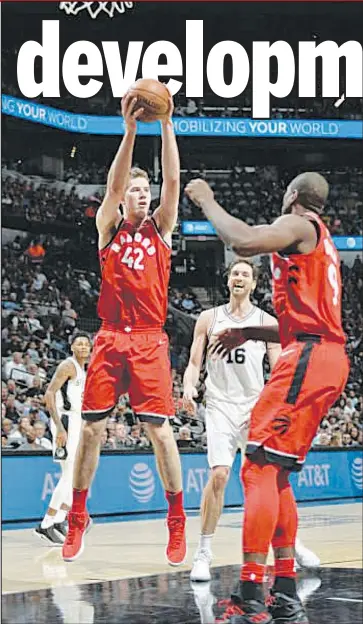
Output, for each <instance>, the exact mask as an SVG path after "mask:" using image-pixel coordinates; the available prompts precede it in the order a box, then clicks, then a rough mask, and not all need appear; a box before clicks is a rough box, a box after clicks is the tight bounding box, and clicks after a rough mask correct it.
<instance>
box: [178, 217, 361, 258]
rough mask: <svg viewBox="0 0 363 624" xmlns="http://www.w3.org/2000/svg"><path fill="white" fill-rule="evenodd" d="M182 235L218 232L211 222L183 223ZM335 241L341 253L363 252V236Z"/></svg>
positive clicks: (208, 234)
mask: <svg viewBox="0 0 363 624" xmlns="http://www.w3.org/2000/svg"><path fill="white" fill-rule="evenodd" d="M181 233H182V234H183V236H217V232H216V230H215V228H214V227H213V225H212V224H211V223H210V222H209V221H182V222H181ZM333 241H334V243H335V246H336V248H337V249H338V250H339V251H362V249H363V237H362V236H333Z"/></svg>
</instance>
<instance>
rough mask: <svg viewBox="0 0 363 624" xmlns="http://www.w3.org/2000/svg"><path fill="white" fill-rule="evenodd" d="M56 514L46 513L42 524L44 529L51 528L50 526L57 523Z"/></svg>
mask: <svg viewBox="0 0 363 624" xmlns="http://www.w3.org/2000/svg"><path fill="white" fill-rule="evenodd" d="M55 518H56V516H50V515H49V514H45V516H44V518H43V520H42V524H41V525H40V526H41V527H42V529H49V527H51V526H53V524H54V523H55Z"/></svg>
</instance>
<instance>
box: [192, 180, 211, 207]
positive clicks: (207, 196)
mask: <svg viewBox="0 0 363 624" xmlns="http://www.w3.org/2000/svg"><path fill="white" fill-rule="evenodd" d="M185 194H186V195H187V196H188V197H189V199H190V200H191V201H192V202H193V204H196V206H199V207H200V208H203V204H207V203H209V202H211V201H213V199H214V193H213V191H212V189H211V187H210V186H209V184H208V182H206V181H205V180H202V179H201V178H197V179H196V180H191V181H190V182H189V183H188V184H187V186H186V187H185Z"/></svg>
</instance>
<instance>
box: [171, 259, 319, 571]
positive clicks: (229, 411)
mask: <svg viewBox="0 0 363 624" xmlns="http://www.w3.org/2000/svg"><path fill="white" fill-rule="evenodd" d="M257 278H258V269H257V267H256V266H255V265H254V264H253V263H252V262H251V260H250V259H248V258H236V259H235V260H234V261H233V262H232V263H231V264H230V266H229V269H228V289H229V292H230V297H229V302H228V303H227V304H226V305H222V306H218V307H216V308H212V309H210V310H205V311H203V312H202V313H201V315H200V316H199V318H198V320H197V322H196V325H195V329H194V339H193V343H192V346H191V350H190V359H189V363H188V366H187V368H186V370H185V374H184V396H183V399H184V407H185V409H186V410H187V411H188V412H189V413H194V412H195V402H194V398H195V397H196V396H197V394H198V393H197V389H196V386H197V384H198V381H199V376H200V371H201V368H202V365H203V360H204V355H205V352H206V348H207V347H210V352H209V353H208V352H207V357H206V372H207V377H206V380H205V385H206V395H205V396H206V415H205V421H206V429H207V449H208V463H209V467H210V469H211V472H210V477H209V480H208V483H207V485H206V487H205V489H204V492H203V497H202V505H201V525H202V526H201V536H200V541H199V546H198V549H197V552H196V553H195V557H194V562H193V568H192V571H191V575H190V578H191V580H192V581H210V579H211V573H210V564H211V561H212V547H211V545H212V539H213V536H214V533H215V530H216V527H217V524H218V520H219V518H220V515H221V513H222V509H223V501H224V491H225V488H226V485H227V483H228V479H229V476H230V471H231V468H232V465H233V462H234V459H235V455H236V451H237V449H238V447H239V448H240V449H241V452H242V460H241V465H242V464H243V459H244V451H245V448H246V442H247V435H248V427H249V421H250V416H251V411H252V408H253V407H254V405H255V403H256V401H257V399H258V397H259V395H260V393H261V392H262V390H263V387H264V372H263V360H264V357H265V354H266V353H267V357H268V361H269V365H270V370H272V369H273V368H274V366H275V364H276V362H277V360H278V357H279V355H280V352H281V346H280V344H278V343H276V342H267V343H266V342H263V341H261V340H247V341H246V342H245V344H244V345H243V347H237V348H236V349H233V350H230V351H229V352H228V353H227V354H226V355H225V357H224V358H221V357H220V356H219V352H218V350H217V351H216V353H215V352H214V350H213V349H215V348H216V345H215V342H214V340H216V339H217V340H218V334H219V332H221V331H223V330H226V329H227V328H228V329H229V330H233V329H235V330H236V331H237V332H238V331H239V330H241V329H243V330H244V331H245V332H248V331H249V330H248V328H249V327H252V328H253V326H256V327H262V328H265V327H268V328H269V329H271V328H273V329H272V331H274V329H276V328H277V327H278V324H277V320H276V319H275V318H274V317H273V316H271V315H270V314H267V313H266V312H264V311H263V310H261V309H260V308H258V307H256V306H255V305H253V303H252V302H251V295H252V293H253V291H254V290H255V288H256V284H257ZM216 355H218V357H215V356H216ZM295 550H296V553H295V555H296V559H297V561H298V563H299V564H300V565H302V566H306V567H317V566H319V564H320V562H319V559H318V557H316V555H314V553H312V552H311V551H309V550H308V549H307V548H305V547H304V546H303V544H302V543H301V542H300V541H299V540H297V542H296V544H295Z"/></svg>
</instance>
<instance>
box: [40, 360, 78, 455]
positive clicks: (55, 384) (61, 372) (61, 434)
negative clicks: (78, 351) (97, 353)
mask: <svg viewBox="0 0 363 624" xmlns="http://www.w3.org/2000/svg"><path fill="white" fill-rule="evenodd" d="M75 372H76V371H75V368H74V365H73V364H72V363H71V362H69V361H67V360H65V361H64V362H61V363H60V364H59V366H58V367H57V370H56V371H55V373H54V375H53V377H52V379H51V381H50V383H49V385H48V388H47V391H46V393H45V395H44V400H45V404H46V407H47V410H48V412H49V415H50V417H51V419H52V420H53V422H54V424H55V426H56V428H57V439H56V444H57V446H65V444H66V442H67V432H66V430H65V429H64V427H63V424H62V421H61V417H60V416H59V414H58V411H57V407H56V401H55V397H56V393H57V391H58V390H60V389H61V387H62V386H63V384H65V382H66V381H67V380H68V379H72V378H73V377H74V375H75Z"/></svg>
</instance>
